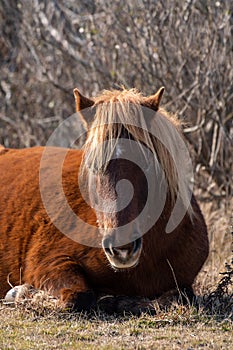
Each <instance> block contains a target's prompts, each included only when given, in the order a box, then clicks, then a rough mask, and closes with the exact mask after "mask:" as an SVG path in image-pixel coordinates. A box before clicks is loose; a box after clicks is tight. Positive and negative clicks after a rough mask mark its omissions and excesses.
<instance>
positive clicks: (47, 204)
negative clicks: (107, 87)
mask: <svg viewBox="0 0 233 350" xmlns="http://www.w3.org/2000/svg"><path fill="white" fill-rule="evenodd" d="M163 90H164V89H163V88H161V89H160V90H159V91H158V92H157V93H156V94H155V95H152V96H149V97H145V96H143V95H141V94H140V93H138V92H137V91H136V90H134V89H131V90H125V89H123V90H121V91H104V92H103V93H102V94H101V95H99V96H98V97H96V98H95V99H93V100H91V99H88V98H85V97H84V96H82V95H81V94H80V93H79V91H78V90H77V89H75V90H74V95H75V99H76V110H77V112H79V113H82V115H84V114H85V113H84V112H83V111H85V110H86V109H87V108H88V110H89V111H91V113H89V114H87V117H86V121H85V122H86V126H87V128H89V131H88V134H87V140H86V142H85V145H84V147H83V150H76V149H61V148H59V147H57V148H56V147H47V148H46V147H34V148H28V149H21V150H14V149H4V148H2V149H1V152H0V183H1V187H0V198H1V202H0V297H4V295H5V293H6V292H7V291H8V290H9V285H8V280H10V282H11V284H13V285H18V284H20V283H28V284H30V285H33V286H34V287H36V288H40V289H44V290H48V291H49V292H50V293H51V294H53V295H54V296H57V297H58V298H59V300H60V302H61V304H62V305H64V306H69V307H72V308H76V309H77V310H87V309H90V307H93V306H94V305H95V303H96V300H97V298H98V296H99V295H103V294H105V293H106V294H112V295H115V296H117V295H125V296H140V297H147V298H151V299H152V298H155V297H157V296H160V295H161V294H163V293H164V292H167V291H169V290H171V289H174V288H179V289H180V290H181V291H182V290H183V289H186V290H187V291H192V284H193V282H194V279H195V277H196V276H197V274H198V272H199V271H200V269H201V267H202V265H203V263H204V262H205V260H206V258H207V255H208V238H207V230H206V225H205V222H204V219H203V216H202V214H201V211H200V209H199V206H198V204H197V202H196V200H195V198H194V196H193V195H192V193H191V194H190V190H189V188H188V183H187V181H186V180H185V171H182V169H183V168H185V164H184V163H185V162H184V160H183V159H182V158H181V163H180V164H179V165H178V166H177V164H175V163H176V160H177V161H179V153H182V150H181V149H180V146H179V145H178V147H177V145H176V140H178V136H177V135H179V137H180V139H182V137H181V125H180V123H179V121H178V120H177V119H176V118H175V117H172V116H170V115H168V113H166V112H165V111H164V110H163V109H161V108H160V107H159V103H160V100H161V96H162V94H163ZM144 109H145V110H146V111H147V112H146V113H144ZM147 113H148V115H147ZM91 114H94V119H93V120H92V119H91ZM90 126H91V127H90ZM148 128H150V129H149V131H148ZM158 129H159V133H157V136H156V135H154V131H153V130H155V133H156V132H157V131H158ZM174 135H176V136H174ZM164 140H165V141H164ZM172 150H175V152H174V154H175V155H172ZM46 152H47V153H46ZM62 152H63V153H64V154H65V156H64V157H63V155H62V157H63V158H64V159H63V158H62V159H63V160H62V162H61V160H60V158H59V157H60V154H61V153H62ZM63 153H62V154H63ZM151 154H152V155H153V156H152V158H150V160H149V161H148V159H147V158H148V157H149V156H151ZM45 155H46V156H45ZM130 157H136V158H133V159H131V158H130ZM174 157H175V158H174ZM42 159H44V161H42ZM135 159H136V161H135ZM182 162H183V163H182ZM60 164H62V169H60ZM158 169H159V170H158ZM58 173H59V174H60V175H61V177H60V179H61V181H60V182H61V188H62V191H61V188H60V187H59V186H57V184H56V182H57V181H59V176H60V175H59V176H58V175H57V174H58ZM78 174H79V178H80V179H79V184H78V180H77V179H78ZM148 179H149V180H148ZM148 181H149V185H148ZM163 184H165V185H163ZM132 189H133V190H132ZM64 197H65V198H66V203H68V205H67V207H66V204H64V201H63V198H64ZM178 199H179V200H180V205H179V207H181V212H183V214H182V213H181V214H182V215H180V216H179V215H178V214H179V213H178V212H177V213H178V214H177V213H175V212H174V211H173V210H174V207H175V204H176V203H177V201H178ZM189 199H190V200H189ZM148 201H149V205H147V202H148ZM187 203H188V204H187ZM145 207H146V208H147V209H146V210H144V209H145ZM67 208H68V209H67ZM69 210H70V211H71V212H72V213H73V214H75V217H76V218H79V220H76V221H75V220H73V216H72V215H70V212H69ZM154 213H156V215H154ZM172 215H173V218H172V219H171V217H172ZM177 215H178V216H179V217H178V219H177ZM151 217H153V218H152V219H151ZM138 218H139V219H138ZM169 222H170V226H169V225H168V223H169ZM168 226H169V227H170V228H168ZM168 232H170V233H168Z"/></svg>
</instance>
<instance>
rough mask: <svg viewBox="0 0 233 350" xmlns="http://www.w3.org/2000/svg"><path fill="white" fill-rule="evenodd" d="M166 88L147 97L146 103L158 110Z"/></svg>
mask: <svg viewBox="0 0 233 350" xmlns="http://www.w3.org/2000/svg"><path fill="white" fill-rule="evenodd" d="M164 90H165V88H164V87H163V86H162V87H161V88H160V89H159V90H158V91H157V92H156V93H155V94H154V95H152V96H149V97H146V103H147V104H149V105H150V106H151V107H153V108H154V109H156V110H158V109H159V105H160V101H161V99H162V96H163V93H164Z"/></svg>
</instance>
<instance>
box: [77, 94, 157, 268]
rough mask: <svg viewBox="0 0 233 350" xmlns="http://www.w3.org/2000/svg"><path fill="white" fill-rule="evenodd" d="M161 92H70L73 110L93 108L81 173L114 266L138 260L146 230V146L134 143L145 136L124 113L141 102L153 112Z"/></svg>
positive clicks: (136, 110)
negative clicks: (91, 95) (91, 96)
mask: <svg viewBox="0 0 233 350" xmlns="http://www.w3.org/2000/svg"><path fill="white" fill-rule="evenodd" d="M162 93H163V88H162V89H160V90H159V91H158V93H157V94H155V95H154V96H151V97H148V98H145V97H143V98H142V96H141V95H140V94H137V93H135V91H128V94H127V99H126V97H125V95H124V91H123V92H116V91H114V92H106V93H105V94H103V95H101V96H100V97H98V98H96V99H95V100H94V101H92V100H89V99H87V98H84V97H83V96H82V95H81V94H80V93H79V92H78V90H77V89H75V90H74V94H75V99H76V110H77V112H79V111H80V110H81V109H83V108H85V107H90V106H93V111H94V112H93V114H94V115H95V117H94V120H93V121H92V122H91V125H90V127H89V131H88V136H87V141H86V143H85V146H84V155H83V164H82V172H83V173H85V176H86V178H87V182H88V193H89V200H90V205H91V206H92V207H93V209H94V210H95V212H96V216H97V222H98V226H99V230H100V233H101V235H102V247H103V249H104V252H105V254H106V256H107V258H108V260H109V262H110V263H111V265H112V266H113V267H114V268H117V269H126V268H131V267H133V266H136V265H137V263H138V262H139V258H140V254H141V251H142V243H143V242H142V234H143V233H145V232H143V233H142V232H141V231H140V230H141V228H140V223H139V222H138V220H137V218H138V217H139V216H140V213H141V212H142V210H143V208H144V206H145V203H146V201H147V197H148V186H147V179H146V176H145V172H147V171H149V168H150V161H148V159H146V154H145V153H146V150H147V148H146V147H144V146H143V145H142V143H140V142H139V140H140V139H142V140H144V135H143V131H142V129H140V128H136V127H135V126H132V124H133V122H132V123H131V122H130V118H129V115H127V116H126V114H131V115H133V117H134V116H135V114H137V113H139V114H140V111H141V109H140V108H141V105H142V104H143V105H145V106H147V107H150V108H152V109H153V110H157V109H158V106H159V102H160V99H161V96H162ZM142 102H143V103H142ZM88 123H89V124H90V120H89V121H88ZM147 137H148V136H147ZM148 140H149V139H148ZM148 142H150V140H149V141H148ZM148 142H146V144H148ZM137 144H138V147H137ZM147 146H148V145H147Z"/></svg>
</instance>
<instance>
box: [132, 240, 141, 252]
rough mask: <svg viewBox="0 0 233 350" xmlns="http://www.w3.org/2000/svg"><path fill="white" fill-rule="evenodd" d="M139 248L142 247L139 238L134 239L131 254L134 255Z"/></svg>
mask: <svg viewBox="0 0 233 350" xmlns="http://www.w3.org/2000/svg"><path fill="white" fill-rule="evenodd" d="M141 246H142V239H141V237H139V238H138V239H136V241H134V247H133V253H135V252H136V251H137V250H138V249H140V248H141Z"/></svg>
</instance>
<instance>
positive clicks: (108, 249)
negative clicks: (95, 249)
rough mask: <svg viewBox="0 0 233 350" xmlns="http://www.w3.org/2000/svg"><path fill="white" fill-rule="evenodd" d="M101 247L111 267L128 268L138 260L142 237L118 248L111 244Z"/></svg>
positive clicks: (133, 265)
mask: <svg viewBox="0 0 233 350" xmlns="http://www.w3.org/2000/svg"><path fill="white" fill-rule="evenodd" d="M103 248H104V252H105V254H106V256H107V258H108V260H109V262H110V264H111V265H112V267H113V268H115V269H129V268H132V267H135V266H136V265H137V264H138V262H139V258H140V254H141V250H142V239H141V238H138V239H136V240H135V241H134V242H132V243H130V244H127V245H126V246H122V247H120V248H119V247H117V248H115V247H112V246H111V244H109V245H108V246H104V247H103Z"/></svg>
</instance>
